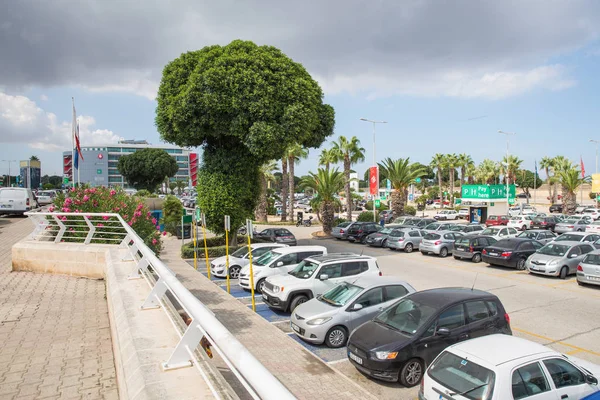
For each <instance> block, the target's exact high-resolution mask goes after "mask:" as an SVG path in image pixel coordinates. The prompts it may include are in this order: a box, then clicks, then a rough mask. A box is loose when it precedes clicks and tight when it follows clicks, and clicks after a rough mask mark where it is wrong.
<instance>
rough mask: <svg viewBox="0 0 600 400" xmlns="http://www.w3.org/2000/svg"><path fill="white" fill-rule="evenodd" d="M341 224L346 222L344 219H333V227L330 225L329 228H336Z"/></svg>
mask: <svg viewBox="0 0 600 400" xmlns="http://www.w3.org/2000/svg"><path fill="white" fill-rule="evenodd" d="M371 215H373V213H371ZM343 222H347V220H346V219H345V218H334V219H333V225H331V226H338V225H339V224H341V223H343Z"/></svg>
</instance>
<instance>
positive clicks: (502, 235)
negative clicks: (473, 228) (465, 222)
mask: <svg viewBox="0 0 600 400" xmlns="http://www.w3.org/2000/svg"><path fill="white" fill-rule="evenodd" d="M475 234H477V235H483V236H492V237H493V238H495V239H496V240H500V239H508V238H511V237H515V236H517V235H518V234H519V231H517V230H516V229H515V228H508V227H502V226H492V227H489V228H485V229H484V230H482V231H480V232H476V233H475ZM472 235H473V234H472Z"/></svg>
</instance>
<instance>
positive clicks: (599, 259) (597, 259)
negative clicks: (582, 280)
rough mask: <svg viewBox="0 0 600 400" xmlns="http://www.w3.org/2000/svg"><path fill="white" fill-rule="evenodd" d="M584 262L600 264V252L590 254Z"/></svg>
mask: <svg viewBox="0 0 600 400" xmlns="http://www.w3.org/2000/svg"><path fill="white" fill-rule="evenodd" d="M582 262H583V263H585V264H592V265H600V254H588V255H586V256H585V257H584V259H583V261H582Z"/></svg>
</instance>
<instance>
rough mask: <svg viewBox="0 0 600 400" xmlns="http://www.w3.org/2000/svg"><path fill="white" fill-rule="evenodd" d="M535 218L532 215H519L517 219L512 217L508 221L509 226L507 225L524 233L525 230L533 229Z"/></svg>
mask: <svg viewBox="0 0 600 400" xmlns="http://www.w3.org/2000/svg"><path fill="white" fill-rule="evenodd" d="M533 218H534V217H532V216H531V215H518V216H516V217H511V218H510V219H509V220H508V224H506V226H508V227H509V228H515V229H518V230H521V231H524V230H525V229H531V224H532V223H533Z"/></svg>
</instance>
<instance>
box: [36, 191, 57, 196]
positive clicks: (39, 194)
mask: <svg viewBox="0 0 600 400" xmlns="http://www.w3.org/2000/svg"><path fill="white" fill-rule="evenodd" d="M53 194H54V193H53V192H39V193H38V194H37V195H38V196H52V195H53Z"/></svg>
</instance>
